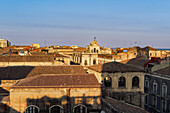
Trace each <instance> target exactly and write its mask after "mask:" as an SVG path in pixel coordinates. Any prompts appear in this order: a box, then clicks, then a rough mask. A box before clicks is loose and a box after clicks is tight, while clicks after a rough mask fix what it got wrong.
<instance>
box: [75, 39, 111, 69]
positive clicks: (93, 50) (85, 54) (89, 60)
mask: <svg viewBox="0 0 170 113" xmlns="http://www.w3.org/2000/svg"><path fill="white" fill-rule="evenodd" d="M111 51H112V50H111V49H110V48H104V49H103V48H102V47H100V45H99V44H98V42H97V41H96V40H93V42H91V43H90V45H87V47H86V48H81V47H80V48H77V49H74V53H73V62H75V63H78V64H80V65H83V66H91V65H95V64H99V62H98V61H99V60H98V55H99V54H111Z"/></svg>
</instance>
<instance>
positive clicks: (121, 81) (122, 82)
mask: <svg viewBox="0 0 170 113" xmlns="http://www.w3.org/2000/svg"><path fill="white" fill-rule="evenodd" d="M118 86H119V87H126V78H125V77H123V76H122V77H120V78H119V84H118Z"/></svg>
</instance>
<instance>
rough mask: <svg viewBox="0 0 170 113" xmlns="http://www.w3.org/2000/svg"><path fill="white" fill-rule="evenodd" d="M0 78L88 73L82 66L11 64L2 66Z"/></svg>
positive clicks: (11, 78)
mask: <svg viewBox="0 0 170 113" xmlns="http://www.w3.org/2000/svg"><path fill="white" fill-rule="evenodd" d="M0 73H1V74H0V80H18V79H23V78H27V77H32V76H37V75H42V74H86V72H85V70H84V68H83V67H82V66H9V67H0Z"/></svg>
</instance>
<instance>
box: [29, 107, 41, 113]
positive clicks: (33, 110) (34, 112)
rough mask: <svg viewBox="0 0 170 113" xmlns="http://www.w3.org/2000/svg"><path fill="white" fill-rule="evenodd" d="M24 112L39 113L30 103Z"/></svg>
mask: <svg viewBox="0 0 170 113" xmlns="http://www.w3.org/2000/svg"><path fill="white" fill-rule="evenodd" d="M26 113H39V108H38V107H37V106H35V105H30V106H28V107H27V108H26Z"/></svg>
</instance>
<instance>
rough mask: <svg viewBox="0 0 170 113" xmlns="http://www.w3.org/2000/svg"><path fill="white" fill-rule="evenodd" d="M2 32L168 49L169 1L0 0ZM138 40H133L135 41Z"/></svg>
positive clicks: (17, 38)
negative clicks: (94, 39)
mask: <svg viewBox="0 0 170 113" xmlns="http://www.w3.org/2000/svg"><path fill="white" fill-rule="evenodd" d="M0 37H1V38H6V39H8V40H9V41H11V42H12V43H14V44H19V45H22V44H31V43H34V42H35V43H40V44H41V45H42V46H44V44H45V40H46V44H47V45H79V46H85V45H87V44H89V43H90V42H91V41H92V40H93V37H97V40H98V42H99V44H100V45H102V46H106V47H129V46H135V45H139V46H142V47H144V46H147V45H149V46H153V47H156V48H170V0H0ZM135 42H137V43H135Z"/></svg>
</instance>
